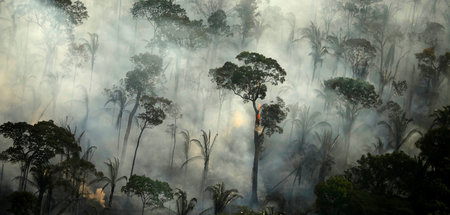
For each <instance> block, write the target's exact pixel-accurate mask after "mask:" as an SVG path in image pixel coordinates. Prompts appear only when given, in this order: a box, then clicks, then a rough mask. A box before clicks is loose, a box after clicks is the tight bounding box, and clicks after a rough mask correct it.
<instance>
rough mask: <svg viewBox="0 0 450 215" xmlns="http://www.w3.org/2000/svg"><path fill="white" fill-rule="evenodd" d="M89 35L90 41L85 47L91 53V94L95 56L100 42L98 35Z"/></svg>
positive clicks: (86, 42)
mask: <svg viewBox="0 0 450 215" xmlns="http://www.w3.org/2000/svg"><path fill="white" fill-rule="evenodd" d="M88 34H89V41H87V40H85V39H84V41H85V43H84V45H85V46H86V47H87V48H88V50H89V53H90V54H91V79H90V81H89V92H91V87H92V74H93V73H94V64H95V55H96V54H97V50H98V47H99V45H100V44H99V42H98V34H96V33H88Z"/></svg>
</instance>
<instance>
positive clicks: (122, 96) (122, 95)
mask: <svg viewBox="0 0 450 215" xmlns="http://www.w3.org/2000/svg"><path fill="white" fill-rule="evenodd" d="M105 94H106V96H107V97H108V100H107V101H106V103H105V106H106V105H108V104H109V103H113V104H114V105H117V106H119V113H118V114H117V120H116V129H117V130H118V132H119V134H118V135H117V151H118V152H119V148H120V130H121V129H122V116H123V112H124V111H125V107H126V106H127V105H128V101H127V100H128V98H127V93H126V91H125V89H124V88H123V87H122V86H120V87H119V86H113V88H112V89H105Z"/></svg>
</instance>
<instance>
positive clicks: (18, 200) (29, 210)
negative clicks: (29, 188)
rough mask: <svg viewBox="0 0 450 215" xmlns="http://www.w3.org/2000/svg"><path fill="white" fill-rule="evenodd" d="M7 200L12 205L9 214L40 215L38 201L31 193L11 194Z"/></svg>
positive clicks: (19, 192)
mask: <svg viewBox="0 0 450 215" xmlns="http://www.w3.org/2000/svg"><path fill="white" fill-rule="evenodd" d="M6 198H7V199H8V201H9V202H10V203H11V206H10V208H9V209H8V212H11V213H12V214H14V215H31V214H36V213H37V214H39V208H40V207H39V202H38V199H37V198H36V196H34V195H33V194H32V193H30V192H25V191H16V192H13V193H11V194H9V195H8V196H7V197H6Z"/></svg>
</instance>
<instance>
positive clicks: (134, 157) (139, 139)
mask: <svg viewBox="0 0 450 215" xmlns="http://www.w3.org/2000/svg"><path fill="white" fill-rule="evenodd" d="M145 126H146V125H145V124H144V127H142V129H141V133H139V137H138V140H137V144H136V150H134V156H133V164H131V173H130V178H131V176H132V175H133V170H134V163H135V162H136V155H137V151H138V148H139V143H140V142H141V137H142V133H143V132H144V130H145Z"/></svg>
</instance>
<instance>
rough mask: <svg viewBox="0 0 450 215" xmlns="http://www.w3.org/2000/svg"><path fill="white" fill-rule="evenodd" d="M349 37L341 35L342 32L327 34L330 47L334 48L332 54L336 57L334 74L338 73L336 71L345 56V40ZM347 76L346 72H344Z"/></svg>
mask: <svg viewBox="0 0 450 215" xmlns="http://www.w3.org/2000/svg"><path fill="white" fill-rule="evenodd" d="M346 39H347V38H346V37H345V36H344V37H343V36H341V34H340V33H339V35H334V34H333V35H330V36H327V42H328V44H329V48H330V49H332V50H333V53H332V55H333V56H334V58H335V65H334V68H333V76H334V75H335V74H336V71H337V69H338V66H339V62H340V61H341V59H342V58H343V57H344V41H345V40H346ZM344 76H345V73H344Z"/></svg>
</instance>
